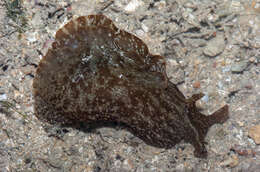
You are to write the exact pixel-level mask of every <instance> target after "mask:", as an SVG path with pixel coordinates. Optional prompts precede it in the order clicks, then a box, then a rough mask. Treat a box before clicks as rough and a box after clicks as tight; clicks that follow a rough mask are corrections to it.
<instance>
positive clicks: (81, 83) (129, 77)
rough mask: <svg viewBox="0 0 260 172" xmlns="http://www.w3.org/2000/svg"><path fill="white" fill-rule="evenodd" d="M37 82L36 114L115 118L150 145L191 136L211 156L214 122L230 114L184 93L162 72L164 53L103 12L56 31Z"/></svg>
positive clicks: (66, 120) (58, 119) (199, 152)
mask: <svg viewBox="0 0 260 172" xmlns="http://www.w3.org/2000/svg"><path fill="white" fill-rule="evenodd" d="M55 38H56V39H55V41H54V42H53V44H52V48H50V49H49V50H48V52H47V54H46V55H45V56H44V57H43V59H42V60H41V61H40V63H39V66H38V68H37V71H36V76H35V78H34V82H33V94H34V100H35V106H34V107H35V113H36V116H37V117H38V118H39V119H40V120H42V121H46V122H49V123H51V124H65V125H67V124H69V125H71V124H72V125H73V124H75V123H79V122H81V123H82V122H84V123H89V124H91V123H95V122H117V123H122V124H125V126H126V129H127V130H129V131H130V132H132V133H133V134H134V135H136V136H138V137H139V138H141V139H142V140H143V141H144V142H146V143H147V144H149V145H153V146H156V147H161V148H172V147H173V146H174V145H175V144H176V143H179V142H180V141H181V140H184V141H185V142H189V143H191V144H192V145H193V146H194V148H195V156H197V157H206V156H207V150H206V148H205V141H204V139H205V136H206V134H207V131H208V129H209V127H210V126H212V125H213V124H215V123H223V122H225V121H226V120H227V119H228V106H227V105H226V106H224V107H222V108H221V109H219V110H218V111H216V112H215V113H213V114H212V115H210V116H206V115H203V114H202V113H200V112H199V110H198V109H197V108H196V106H195V102H196V101H197V100H198V99H200V98H201V97H202V96H203V94H195V95H193V96H192V97H191V98H189V99H186V98H185V97H184V95H183V94H182V93H181V92H180V91H179V89H178V88H177V86H176V85H175V84H173V83H172V82H170V81H169V79H168V77H167V75H166V72H165V70H166V69H165V59H164V57H162V56H159V55H152V54H150V53H149V51H148V48H147V46H146V45H145V43H144V42H143V41H142V40H140V39H139V38H137V37H136V36H134V35H132V34H130V33H128V32H126V31H124V30H121V29H118V28H117V27H116V26H115V25H114V24H113V22H112V21H111V20H110V19H108V18H107V17H106V16H104V15H101V14H100V15H89V16H82V17H78V18H76V19H73V20H71V21H70V22H69V23H67V24H66V25H65V26H64V27H62V28H61V29H59V30H58V31H57V33H56V37H55Z"/></svg>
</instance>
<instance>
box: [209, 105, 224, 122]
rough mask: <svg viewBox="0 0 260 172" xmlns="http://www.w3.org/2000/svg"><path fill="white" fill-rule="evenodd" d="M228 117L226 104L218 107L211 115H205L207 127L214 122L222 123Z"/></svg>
mask: <svg viewBox="0 0 260 172" xmlns="http://www.w3.org/2000/svg"><path fill="white" fill-rule="evenodd" d="M228 118H229V116H228V105H225V106H223V107H222V108H220V109H219V110H217V111H216V112H214V113H213V114H212V115H210V116H207V120H208V125H209V126H208V127H210V126H211V125H214V124H216V123H220V124H222V123H224V122H225V121H226V120H227V119H228Z"/></svg>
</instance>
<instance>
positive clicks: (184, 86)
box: [0, 0, 260, 172]
mask: <svg viewBox="0 0 260 172" xmlns="http://www.w3.org/2000/svg"><path fill="white" fill-rule="evenodd" d="M96 13H103V14H105V15H106V16H108V17H109V18H111V19H112V20H113V21H114V23H115V24H116V25H117V26H118V27H119V28H121V29H124V30H127V31H129V32H131V33H133V34H135V35H137V36H138V37H139V38H141V39H142V40H143V41H144V42H145V43H146V44H147V45H148V47H149V49H150V51H151V52H152V53H154V54H160V55H162V56H164V57H165V58H166V60H167V73H168V76H170V77H172V78H171V81H172V82H174V83H176V84H177V85H178V87H179V88H180V89H181V90H182V92H183V93H184V94H185V96H186V97H189V96H191V95H192V94H194V93H198V92H203V93H204V94H205V96H204V97H203V98H202V99H201V100H200V101H199V102H198V106H199V107H200V108H201V109H202V112H203V113H205V114H211V113H212V112H214V111H215V110H217V109H218V108H220V107H221V106H223V105H224V104H228V105H229V107H230V119H229V120H228V121H227V122H225V123H224V124H223V125H215V126H213V127H212V128H211V129H210V131H209V133H208V135H207V138H206V141H207V142H208V145H207V150H208V152H209V156H208V158H207V159H199V158H196V157H194V155H193V147H192V145H190V144H187V143H180V144H178V145H176V146H175V147H174V148H172V149H169V150H164V149H159V148H155V147H151V146H148V145H146V144H145V143H143V142H142V140H140V139H139V138H136V137H135V136H133V135H132V134H131V133H129V132H127V131H125V130H122V129H121V128H120V127H115V128H107V127H104V128H100V129H97V130H96V131H94V132H84V131H79V130H77V129H71V128H64V129H57V130H54V132H56V133H54V134H53V130H52V131H49V130H48V129H46V127H45V128H44V127H43V126H44V125H45V124H43V123H42V122H40V121H39V120H38V119H37V118H36V117H35V116H34V112H33V111H34V110H33V97H32V81H33V78H34V75H35V70H36V67H37V65H38V63H39V61H40V59H41V58H42V57H43V56H44V54H45V53H46V52H47V50H48V48H49V47H50V46H51V43H52V41H53V39H54V36H55V32H56V31H57V30H58V29H59V28H60V27H61V26H63V25H64V24H65V23H67V22H68V21H69V20H70V19H71V18H72V17H76V16H81V15H89V14H96ZM259 107H260V1H258V0H252V1H243V2H240V1H239V0H212V1H211V0H203V1H196V0H176V1H175V0H153V1H152V0H151V1H150V0H143V1H141V0H114V1H112V0H83V1H76V0H61V1H59V0H53V1H44V0H23V1H19V0H13V1H9V0H5V1H4V0H1V1H0V171H1V172H2V171H26V172H27V171H55V172H56V171H75V172H78V171H86V172H99V171H100V172H103V171H113V172H114V171H118V172H124V171H136V172H148V171H149V172H150V171H156V172H157V171H163V172H172V171H177V172H186V171H188V172H192V171H194V172H202V171H212V172H231V171H232V172H233V171H234V172H244V171H247V172H256V171H260V146H259V144H260V108H259ZM53 136H54V137H53ZM57 136H58V137H57Z"/></svg>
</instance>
